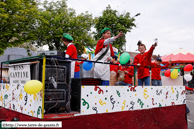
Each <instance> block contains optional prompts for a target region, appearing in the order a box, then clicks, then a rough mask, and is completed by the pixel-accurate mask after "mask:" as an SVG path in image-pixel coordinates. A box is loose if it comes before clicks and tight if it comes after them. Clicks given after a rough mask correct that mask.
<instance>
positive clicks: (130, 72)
mask: <svg viewBox="0 0 194 129" xmlns="http://www.w3.org/2000/svg"><path fill="white" fill-rule="evenodd" d="M132 63H133V60H132V59H131V60H129V61H128V63H127V65H132ZM127 65H123V66H122V69H121V70H119V71H118V73H121V71H122V72H124V80H123V81H118V82H117V83H116V86H118V85H122V86H123V85H124V86H132V77H133V76H134V68H133V66H127Z"/></svg>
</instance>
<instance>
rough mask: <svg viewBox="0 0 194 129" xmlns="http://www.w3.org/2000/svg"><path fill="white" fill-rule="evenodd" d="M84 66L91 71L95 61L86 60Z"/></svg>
mask: <svg viewBox="0 0 194 129" xmlns="http://www.w3.org/2000/svg"><path fill="white" fill-rule="evenodd" d="M82 66H83V69H84V70H86V71H89V70H90V69H92V67H93V63H92V62H86V61H85V62H84V63H83V65H82Z"/></svg>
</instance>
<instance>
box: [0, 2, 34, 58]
mask: <svg viewBox="0 0 194 129" xmlns="http://www.w3.org/2000/svg"><path fill="white" fill-rule="evenodd" d="M36 5H37V3H36V2H35V0H1V2H0V23H1V24H0V55H2V54H3V53H4V50H5V49H6V48H7V47H12V46H17V45H18V44H23V43H25V42H28V41H30V40H33V39H35V36H34V33H32V29H33V27H34V26H35V25H36V17H37V14H38V9H37V6H36Z"/></svg>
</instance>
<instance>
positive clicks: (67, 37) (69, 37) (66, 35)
mask: <svg viewBox="0 0 194 129" xmlns="http://www.w3.org/2000/svg"><path fill="white" fill-rule="evenodd" d="M63 37H64V38H66V39H68V40H73V38H72V37H71V35H69V34H67V33H64V34H63Z"/></svg>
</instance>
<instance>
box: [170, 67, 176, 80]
mask: <svg viewBox="0 0 194 129" xmlns="http://www.w3.org/2000/svg"><path fill="white" fill-rule="evenodd" d="M170 77H171V78H172V79H176V78H177V77H178V70H177V69H174V70H173V71H172V72H171V74H170Z"/></svg>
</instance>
